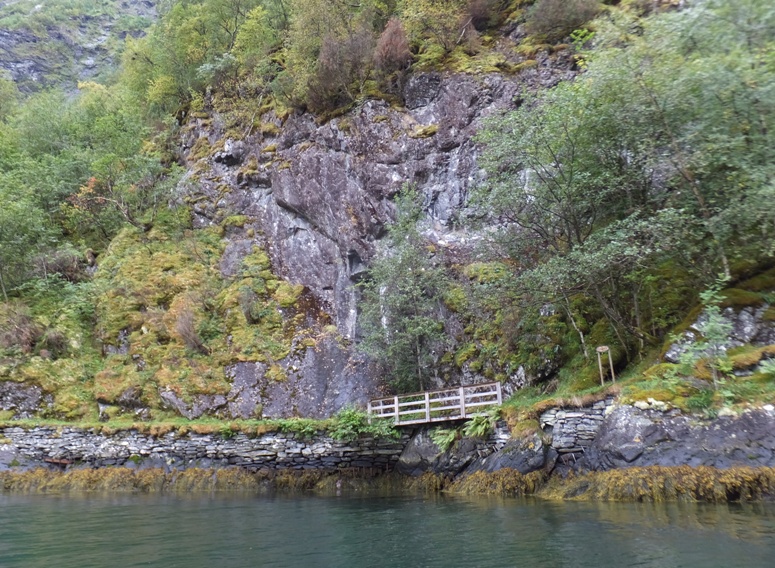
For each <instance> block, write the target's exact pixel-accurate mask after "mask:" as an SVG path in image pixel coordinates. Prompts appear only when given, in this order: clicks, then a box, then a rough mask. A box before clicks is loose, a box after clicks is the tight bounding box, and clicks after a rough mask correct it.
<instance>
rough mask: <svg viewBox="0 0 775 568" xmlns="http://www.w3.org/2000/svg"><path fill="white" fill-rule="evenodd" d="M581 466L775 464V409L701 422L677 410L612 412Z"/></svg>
mask: <svg viewBox="0 0 775 568" xmlns="http://www.w3.org/2000/svg"><path fill="white" fill-rule="evenodd" d="M580 465H581V467H584V468H589V469H595V470H607V469H613V468H617V467H629V466H650V465H661V466H675V465H690V466H693V467H696V466H701V465H705V466H712V467H717V468H721V469H724V468H729V467H734V466H770V467H771V466H775V411H773V410H772V408H771V407H766V408H765V409H763V410H749V411H746V412H744V413H743V414H742V415H740V416H723V417H719V418H717V419H715V420H699V419H698V418H695V417H690V416H686V415H682V414H677V413H663V412H658V411H653V410H648V411H643V410H639V409H637V408H634V407H631V406H621V407H619V408H617V409H616V410H614V411H613V412H612V413H611V415H610V416H609V417H608V419H607V420H606V421H605V423H604V424H603V426H602V428H601V429H600V431H599V433H598V436H597V438H596V439H595V441H594V442H593V443H592V445H591V446H590V447H589V448H587V451H586V452H585V454H584V456H583V458H582V460H581V461H580Z"/></svg>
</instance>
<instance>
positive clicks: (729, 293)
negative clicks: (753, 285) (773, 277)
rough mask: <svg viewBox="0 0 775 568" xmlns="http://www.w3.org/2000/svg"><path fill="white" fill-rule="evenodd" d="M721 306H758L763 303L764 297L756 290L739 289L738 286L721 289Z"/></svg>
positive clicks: (737, 307) (738, 307)
mask: <svg viewBox="0 0 775 568" xmlns="http://www.w3.org/2000/svg"><path fill="white" fill-rule="evenodd" d="M721 297H722V298H723V300H722V302H721V307H722V308H736V309H740V308H748V307H758V306H761V305H763V304H764V303H765V300H764V298H763V297H762V295H761V294H759V293H757V292H751V291H749V290H741V289H740V288H727V289H726V290H722V292H721Z"/></svg>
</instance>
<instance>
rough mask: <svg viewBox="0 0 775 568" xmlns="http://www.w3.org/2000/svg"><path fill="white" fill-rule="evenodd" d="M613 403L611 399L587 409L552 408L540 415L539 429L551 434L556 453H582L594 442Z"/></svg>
mask: <svg viewBox="0 0 775 568" xmlns="http://www.w3.org/2000/svg"><path fill="white" fill-rule="evenodd" d="M613 403H614V402H613V398H607V399H605V400H601V401H598V402H596V403H594V404H593V405H592V406H590V407H587V408H574V409H572V410H564V409H562V408H552V409H550V410H547V411H546V412H544V413H543V414H541V418H540V422H541V428H542V429H543V430H544V432H546V433H551V435H552V447H553V448H554V449H555V450H557V451H558V452H571V451H574V450H575V451H582V449H584V448H587V447H588V446H590V445H591V444H592V442H593V441H594V439H595V437H596V436H597V432H598V430H600V427H601V426H602V425H603V421H604V420H605V417H606V416H607V415H608V413H609V410H608V409H609V408H612V407H613Z"/></svg>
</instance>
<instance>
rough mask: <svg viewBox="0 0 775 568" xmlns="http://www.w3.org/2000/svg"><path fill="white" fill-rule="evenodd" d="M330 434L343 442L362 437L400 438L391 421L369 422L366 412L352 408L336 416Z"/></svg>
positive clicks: (347, 408)
mask: <svg viewBox="0 0 775 568" xmlns="http://www.w3.org/2000/svg"><path fill="white" fill-rule="evenodd" d="M328 432H329V434H330V435H331V437H332V438H334V439H335V440H342V441H351V440H356V439H357V438H358V437H360V436H361V435H368V436H374V437H375V438H397V437H398V432H397V431H396V429H395V428H393V425H392V423H391V422H390V421H388V420H380V419H372V421H371V422H369V417H368V415H367V414H366V413H365V412H363V411H362V410H358V409H357V408H354V407H352V406H347V407H345V408H343V409H342V410H340V411H339V412H338V413H337V414H336V416H334V419H333V423H332V425H331V426H330V427H329V429H328Z"/></svg>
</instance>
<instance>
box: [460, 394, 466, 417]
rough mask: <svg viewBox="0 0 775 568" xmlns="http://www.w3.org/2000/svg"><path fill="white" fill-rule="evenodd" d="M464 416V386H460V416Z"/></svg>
mask: <svg viewBox="0 0 775 568" xmlns="http://www.w3.org/2000/svg"><path fill="white" fill-rule="evenodd" d="M465 417H466V392H465V388H464V387H460V418H465Z"/></svg>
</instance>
